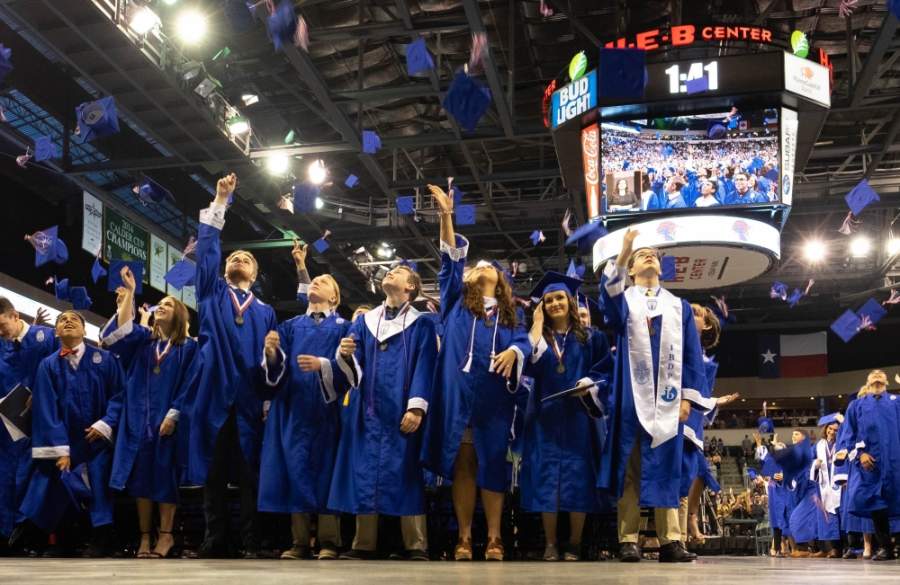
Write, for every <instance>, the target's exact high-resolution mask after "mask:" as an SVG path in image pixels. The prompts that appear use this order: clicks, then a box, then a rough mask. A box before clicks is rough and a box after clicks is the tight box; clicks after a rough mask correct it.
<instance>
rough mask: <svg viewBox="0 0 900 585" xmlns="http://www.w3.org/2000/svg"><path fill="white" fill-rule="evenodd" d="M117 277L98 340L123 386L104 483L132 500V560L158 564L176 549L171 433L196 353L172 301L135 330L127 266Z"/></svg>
mask: <svg viewBox="0 0 900 585" xmlns="http://www.w3.org/2000/svg"><path fill="white" fill-rule="evenodd" d="M121 278H122V284H123V286H122V287H119V289H118V290H117V291H116V292H117V299H116V302H117V304H118V311H117V313H116V316H115V317H113V318H112V319H111V320H110V322H109V323H108V324H107V325H106V326H105V327H104V328H103V331H102V333H101V338H102V341H103V346H104V347H105V348H106V349H108V350H109V351H111V352H113V353H114V354H116V355H117V356H119V359H120V361H121V363H122V366H123V369H124V370H125V381H126V382H125V395H124V401H123V413H122V417H121V421H120V424H119V431H118V433H117V434H116V448H115V454H114V456H113V466H112V477H111V479H110V482H109V483H110V486H112V487H113V488H114V489H117V490H125V491H127V492H128V494H129V495H131V496H132V497H134V498H136V500H137V510H138V526H139V528H140V532H141V543H140V545H139V547H138V550H137V552H136V556H137V558H139V559H140V558H143V559H149V558H164V557H166V556H168V554H169V552H170V551H171V550H172V546H173V545H174V544H175V540H174V538H173V536H172V529H173V527H174V524H175V506H176V504H177V502H178V481H179V462H178V459H177V451H178V445H179V442H178V436H177V434H176V429H178V428H179V427H180V424H179V421H180V420H181V412H182V411H183V410H184V409H185V397H186V396H187V395H188V393H189V391H190V389H191V384H192V383H193V382H194V381H195V374H196V370H197V366H198V365H199V362H198V361H197V359H196V358H197V347H198V346H197V342H196V341H194V340H193V339H191V338H189V337H188V336H187V334H188V327H189V325H190V314H189V313H188V309H187V307H186V306H185V305H184V303H182V302H181V301H179V300H178V299H176V298H174V297H165V298H163V299H162V300H161V301H160V302H159V304H158V305H157V309H156V311H155V313H154V321H153V329H148V328H146V327H143V326H142V325H138V324H136V323H135V322H134V318H135V315H134V305H135V302H134V290H135V286H136V283H135V281H134V275H133V274H132V273H131V270H130V269H129V268H128V267H127V266H125V267H123V268H122V274H121ZM154 502H156V503H157V504H158V505H159V533H158V537H157V540H156V546H155V548H154V549H153V550H152V551H151V550H150V545H151V530H152V527H153V504H154Z"/></svg>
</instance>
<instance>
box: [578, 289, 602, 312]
mask: <svg viewBox="0 0 900 585" xmlns="http://www.w3.org/2000/svg"><path fill="white" fill-rule="evenodd" d="M578 306H579V307H584V308H586V309H587V310H588V311H600V304H599V303H598V302H597V301H595V300H594V299H592V298H588V296H587V295H584V294H581V293H578Z"/></svg>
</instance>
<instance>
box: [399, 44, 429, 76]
mask: <svg viewBox="0 0 900 585" xmlns="http://www.w3.org/2000/svg"><path fill="white" fill-rule="evenodd" d="M432 69H434V60H433V59H432V58H431V53H429V52H428V47H427V46H426V45H425V39H423V38H421V37H420V38H418V39H416V40H414V41H413V42H411V43H410V44H408V45H406V72H407V73H408V74H409V75H416V74H417V73H422V72H423V71H431V70H432Z"/></svg>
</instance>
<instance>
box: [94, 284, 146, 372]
mask: <svg viewBox="0 0 900 585" xmlns="http://www.w3.org/2000/svg"><path fill="white" fill-rule="evenodd" d="M122 284H123V285H124V286H120V287H119V288H118V289H116V304H117V305H118V308H117V310H116V316H115V317H113V318H112V319H110V320H109V323H107V324H106V326H104V327H103V330H102V331H101V334H100V339H101V341H102V342H103V347H105V348H106V349H108V350H109V351H111V352H113V353H114V354H116V355H117V356H119V358H120V359H121V360H122V362H123V364H124V367H125V369H128V368H130V367H131V363H132V361H133V360H134V358H135V357H136V356H137V354H138V350H139V349H140V347H141V344H142V343H143V342H144V341H145V340H146V339H147V338H148V337H150V330H149V329H147V328H145V327H135V326H134V289H135V286H136V285H135V281H134V275H133V274H132V273H131V270H130V269H129V268H128V267H127V266H124V267H123V268H122Z"/></svg>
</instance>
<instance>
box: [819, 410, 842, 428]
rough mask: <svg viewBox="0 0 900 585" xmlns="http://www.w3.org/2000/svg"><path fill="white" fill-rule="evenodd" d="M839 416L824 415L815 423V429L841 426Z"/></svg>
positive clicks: (833, 414)
mask: <svg viewBox="0 0 900 585" xmlns="http://www.w3.org/2000/svg"><path fill="white" fill-rule="evenodd" d="M841 418H842V417H841V415H840V413H838V412H832V413H831V414H826V415H825V416H823V417H822V418H820V419H819V422H818V423H816V426H817V427H827V426H828V425H834V424H838V425H839V424H841V421H840V419H841Z"/></svg>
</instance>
